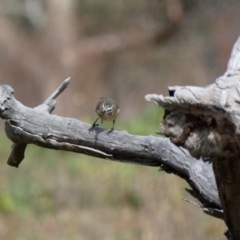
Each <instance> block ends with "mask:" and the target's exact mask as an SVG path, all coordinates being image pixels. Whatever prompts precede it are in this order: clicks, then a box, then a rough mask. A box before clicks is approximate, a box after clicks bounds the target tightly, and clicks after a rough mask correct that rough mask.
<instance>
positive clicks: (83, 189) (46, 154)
mask: <svg viewBox="0 0 240 240" xmlns="http://www.w3.org/2000/svg"><path fill="white" fill-rule="evenodd" d="M162 114H163V113H162V111H161V110H159V112H158V111H156V107H155V106H153V107H150V108H149V109H147V110H145V111H144V112H143V113H142V114H141V115H140V116H138V117H137V118H136V119H138V120H137V121H133V120H132V121H128V122H125V123H124V122H120V121H119V122H118V124H119V125H118V128H119V129H126V130H128V131H129V132H131V133H134V134H141V135H148V134H149V133H154V132H155V130H156V128H157V127H158V124H159V120H160V118H161V116H162ZM146 123H147V125H146ZM0 141H1V147H0V156H1V159H2V161H1V168H0V171H1V172H0V173H1V174H0V179H1V185H0V239H8V240H31V239H34V240H42V239H53V240H54V239H69V240H75V239H76V240H79V239H80V240H81V239H84V240H85V239H86V240H95V239H116V240H128V239H129V240H130V239H131V240H134V239H140V240H141V239H143V240H147V239H170V240H171V239H199V240H200V239H214V238H216V239H217V238H218V239H221V237H222V239H224V238H223V235H222V232H223V231H224V224H223V223H222V222H221V221H219V220H216V219H213V218H211V217H208V216H207V215H205V214H203V213H202V212H201V211H200V210H199V209H198V208H196V207H194V206H192V205H190V204H187V203H185V202H184V201H183V200H182V198H189V196H188V195H187V194H186V193H185V192H184V191H183V188H184V187H186V186H187V185H186V183H185V182H183V181H182V180H180V179H179V178H177V177H175V176H173V175H168V174H165V173H163V172H159V171H158V169H156V168H151V167H144V166H137V165H128V164H123V163H116V162H110V161H105V160H101V159H97V158H92V157H88V156H85V155H81V154H75V153H69V152H62V151H53V150H48V149H43V148H39V147H37V146H33V145H29V146H28V148H27V151H26V154H25V156H26V157H25V160H24V162H23V163H22V164H21V166H20V168H19V169H15V168H11V167H9V166H8V165H7V164H6V160H7V157H8V154H9V152H10V145H11V143H10V141H9V140H8V139H7V138H6V136H5V134H4V133H2V134H0Z"/></svg>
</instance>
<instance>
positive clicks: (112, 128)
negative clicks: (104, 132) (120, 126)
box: [110, 119, 116, 132]
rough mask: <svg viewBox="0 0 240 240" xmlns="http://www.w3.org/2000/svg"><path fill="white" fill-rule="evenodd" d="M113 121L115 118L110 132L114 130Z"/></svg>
mask: <svg viewBox="0 0 240 240" xmlns="http://www.w3.org/2000/svg"><path fill="white" fill-rule="evenodd" d="M115 121H116V119H114V120H113V125H112V128H111V130H110V132H112V131H113V130H114V125H115Z"/></svg>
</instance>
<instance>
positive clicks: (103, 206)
mask: <svg viewBox="0 0 240 240" xmlns="http://www.w3.org/2000/svg"><path fill="white" fill-rule="evenodd" d="M239 7H240V2H239V1H237V0H229V1H224V0H210V1H201V0H195V1H193V0H128V1H127V0H122V1H119V0H118V1H116V0H67V1H66V0H0V84H8V85H11V86H12V87H13V88H14V90H15V97H16V98H17V99H18V100H19V101H21V102H22V103H23V104H25V105H27V106H30V107H34V106H37V105H39V104H40V103H41V102H43V101H44V100H45V99H46V98H47V97H48V96H49V95H50V94H51V93H52V91H53V90H54V89H55V88H56V87H57V86H58V85H59V84H60V83H61V82H62V81H63V80H64V79H65V78H67V77H69V76H71V77H72V80H71V83H70V85H69V86H68V88H67V90H65V91H64V93H63V94H61V96H60V97H59V99H58V101H57V108H56V110H55V111H54V114H58V115H61V116H67V117H74V118H78V119H80V120H82V121H85V122H88V123H90V124H91V123H92V122H93V121H94V120H95V117H96V116H95V113H94V110H95V105H96V102H97V101H98V99H99V97H111V98H113V99H115V100H116V101H117V102H118V104H119V105H120V108H121V113H120V116H119V118H118V120H117V122H116V130H122V129H125V130H127V131H128V132H129V133H131V134H140V135H150V134H152V135H155V131H156V129H157V127H158V125H159V122H160V121H161V118H162V115H163V111H162V109H160V108H158V107H157V106H154V105H151V104H149V103H147V102H146V101H145V99H144V96H145V95H146V94H148V93H159V94H160V93H161V94H168V91H167V86H172V85H198V86H205V85H208V84H210V83H212V82H213V81H214V80H215V79H216V78H217V77H218V76H220V75H221V74H223V73H224V71H225V69H226V64H227V61H228V59H229V56H230V52H231V49H232V46H233V44H234V42H235V41H236V39H237V37H238V35H239V22H240V15H239ZM0 126H1V133H0V140H1V146H0V157H1V160H2V161H1V163H0V164H1V168H0V178H1V182H0V183H1V185H0V239H7V240H42V239H53V240H55V239H60V240H61V239H64V240H65V239H70V240H75V239H78V240H79V239H80V240H81V239H83V240H85V239H86V240H96V239H103V240H108V239H109V240H110V239H111V240H112V239H114V240H115V239H116V240H135V239H136V240H141V239H142V240H158V239H169V240H173V239H174V240H175V239H186V240H188V239H189V240H190V239H197V240H198V239H199V240H200V239H204V240H205V239H225V238H224V237H223V232H224V230H225V226H224V223H223V222H222V221H219V220H216V219H213V218H211V217H209V216H207V215H206V214H203V213H202V212H201V211H200V209H198V208H197V207H195V206H193V205H191V204H189V203H186V202H184V201H183V200H182V198H190V196H189V195H188V194H187V193H185V191H184V188H185V187H187V185H186V183H185V182H184V181H182V180H181V179H179V178H178V177H175V176H174V175H169V174H166V173H163V172H159V171H158V169H157V168H151V167H144V166H137V165H127V164H123V163H115V162H110V161H105V160H101V159H97V158H90V157H87V156H84V155H80V154H74V153H69V152H60V151H53V150H47V149H42V148H39V147H36V146H31V145H29V146H28V148H27V151H26V154H25V156H26V157H25V160H24V162H23V163H22V164H21V166H20V168H19V169H14V168H11V167H9V166H8V165H7V164H6V161H7V158H8V155H9V153H10V146H11V142H10V141H9V140H8V139H7V137H6V136H5V133H4V121H1V123H0ZM110 126H111V123H110V124H104V125H103V127H106V128H109V127H110Z"/></svg>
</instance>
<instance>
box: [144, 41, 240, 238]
mask: <svg viewBox="0 0 240 240" xmlns="http://www.w3.org/2000/svg"><path fill="white" fill-rule="evenodd" d="M169 92H170V96H169V97H164V96H162V95H156V94H149V95H147V96H146V99H147V100H148V101H152V102H155V103H157V104H158V105H159V106H162V107H164V108H165V109H166V117H165V119H164V121H163V123H162V124H161V125H160V127H159V129H158V132H159V133H161V134H165V135H166V136H168V137H170V139H171V141H172V142H173V143H174V144H176V145H178V146H182V147H184V148H186V149H188V150H189V152H190V153H191V155H192V156H194V157H196V158H200V157H202V158H203V159H209V160H211V161H212V163H213V169H214V174H215V177H216V182H217V186H218V190H219V197H220V200H221V205H222V207H223V210H224V219H225V222H226V224H227V226H228V227H229V229H230V231H231V233H232V239H233V238H234V239H240V225H239V222H240V211H239V209H240V194H239V192H240V161H239V156H240V110H239V109H240V108H239V107H240V38H239V39H238V40H237V42H236V43H235V45H234V48H233V51H232V54H231V58H230V60H229V63H228V69H227V71H226V73H225V74H224V75H223V76H222V77H220V78H218V79H217V80H216V82H215V83H214V84H211V85H209V86H207V87H205V88H200V87H170V88H169ZM229 236H230V235H229Z"/></svg>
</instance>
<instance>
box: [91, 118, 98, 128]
mask: <svg viewBox="0 0 240 240" xmlns="http://www.w3.org/2000/svg"><path fill="white" fill-rule="evenodd" d="M98 119H99V118H97V119H96V121H95V122H94V123H93V125H92V128H94V127H96V126H98V124H96V122H97V121H98Z"/></svg>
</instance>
